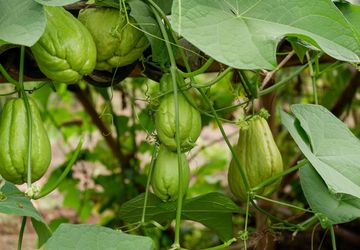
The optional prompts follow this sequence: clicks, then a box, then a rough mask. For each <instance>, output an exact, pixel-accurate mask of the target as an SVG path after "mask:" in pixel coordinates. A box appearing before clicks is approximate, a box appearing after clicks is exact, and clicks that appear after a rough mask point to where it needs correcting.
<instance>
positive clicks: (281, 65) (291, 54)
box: [261, 50, 295, 88]
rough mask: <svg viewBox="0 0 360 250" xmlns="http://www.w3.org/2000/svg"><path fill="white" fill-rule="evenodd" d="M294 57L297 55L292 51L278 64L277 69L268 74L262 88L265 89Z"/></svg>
mask: <svg viewBox="0 0 360 250" xmlns="http://www.w3.org/2000/svg"><path fill="white" fill-rule="evenodd" d="M293 55H295V51H294V50H292V51H291V52H290V53H289V54H287V56H286V57H285V58H284V59H283V60H282V61H281V62H280V63H279V64H278V66H276V68H275V69H274V70H273V71H271V72H269V73H267V74H266V77H265V78H264V81H263V82H262V84H261V88H264V87H265V86H266V85H267V84H268V83H269V82H270V80H271V78H272V77H273V76H274V75H275V73H276V72H277V71H279V69H281V68H282V67H283V66H284V65H285V64H286V63H287V62H288V61H289V60H290V59H291V57H292V56H293Z"/></svg>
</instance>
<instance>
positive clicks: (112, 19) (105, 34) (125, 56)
mask: <svg viewBox="0 0 360 250" xmlns="http://www.w3.org/2000/svg"><path fill="white" fill-rule="evenodd" d="M78 19H79V20H80V21H81V22H82V23H83V24H84V25H85V26H86V28H87V29H88V30H89V31H90V33H91V35H92V36H93V38H94V41H95V44H96V48H97V52H98V54H97V63H96V67H95V68H96V69H97V70H107V71H111V70H112V68H117V67H122V66H125V65H128V64H131V63H133V62H135V61H136V60H137V59H138V58H139V57H140V56H141V55H142V53H143V52H144V50H145V49H146V48H147V47H148V46H149V42H148V40H147V38H146V36H145V35H144V33H143V32H142V31H140V30H139V29H138V28H135V27H134V26H136V27H137V24H136V21H135V19H134V18H132V17H131V16H128V20H129V23H127V19H126V16H125V14H123V13H122V12H121V11H119V10H118V9H113V8H88V9H83V10H81V11H80V13H79V16H78Z"/></svg>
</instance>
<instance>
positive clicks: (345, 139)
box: [281, 104, 360, 198]
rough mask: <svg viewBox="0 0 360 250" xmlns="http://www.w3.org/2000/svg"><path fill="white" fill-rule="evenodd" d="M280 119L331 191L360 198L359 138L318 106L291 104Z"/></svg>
mask: <svg viewBox="0 0 360 250" xmlns="http://www.w3.org/2000/svg"><path fill="white" fill-rule="evenodd" d="M291 110H292V112H293V113H294V115H295V117H296V119H295V118H294V117H292V116H290V115H289V114H286V113H285V112H282V113H281V120H282V123H283V124H284V126H285V127H286V128H287V129H288V131H289V132H290V134H291V136H292V137H293V139H294V140H295V142H296V144H297V145H298V146H299V148H300V150H301V151H302V152H303V154H304V155H305V157H306V158H307V159H308V160H309V161H310V163H311V164H312V165H313V166H314V168H315V169H316V171H317V172H318V173H319V175H320V176H321V177H322V179H323V180H324V182H325V183H326V185H327V186H328V188H329V190H330V192H332V193H342V194H348V195H352V196H355V197H358V198H360V141H359V139H357V138H356V137H355V136H354V135H353V134H352V133H351V131H350V130H349V129H348V128H347V127H346V125H345V124H344V123H342V122H341V121H340V120H339V119H337V118H336V117H335V116H334V115H333V114H331V112H330V111H328V110H327V109H326V108H324V107H322V106H320V105H312V104H295V105H292V106H291Z"/></svg>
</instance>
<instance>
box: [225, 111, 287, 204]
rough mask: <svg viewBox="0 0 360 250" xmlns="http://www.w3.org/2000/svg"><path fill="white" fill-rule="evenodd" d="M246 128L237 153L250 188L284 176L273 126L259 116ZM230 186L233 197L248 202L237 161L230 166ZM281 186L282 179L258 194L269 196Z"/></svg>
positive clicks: (241, 130)
mask: <svg viewBox="0 0 360 250" xmlns="http://www.w3.org/2000/svg"><path fill="white" fill-rule="evenodd" d="M242 125H243V126H242V127H240V132H239V140H238V143H237V145H236V148H235V150H236V154H237V157H238V159H239V161H240V163H241V167H242V170H243V171H244V173H245V176H246V178H247V180H248V182H249V184H250V187H255V186H257V185H258V184H260V183H262V182H263V181H265V180H267V179H268V178H270V177H272V176H274V175H276V174H278V173H280V172H282V171H283V162H282V158H281V154H280V152H279V149H278V147H277V146H276V144H275V141H274V138H273V136H272V133H271V130H270V128H269V125H268V123H267V122H266V120H265V119H264V118H262V117H261V116H258V115H256V116H254V117H252V118H250V120H249V121H247V122H246V124H245V125H244V124H242ZM228 182H229V186H230V189H231V191H232V193H233V194H234V195H235V196H236V197H237V198H239V199H241V200H243V201H246V200H247V193H246V191H245V186H244V182H243V180H242V178H241V174H240V171H239V169H238V166H237V165H236V163H235V161H234V159H233V160H232V161H231V163H230V167H229V172H228ZM280 182H281V179H278V180H277V181H276V182H274V183H272V184H270V185H268V186H266V187H265V188H263V189H260V190H258V191H256V194H259V195H263V196H269V195H270V194H272V193H273V192H274V191H275V190H276V189H277V188H278V187H279V185H280Z"/></svg>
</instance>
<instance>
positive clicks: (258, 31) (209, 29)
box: [171, 0, 360, 69]
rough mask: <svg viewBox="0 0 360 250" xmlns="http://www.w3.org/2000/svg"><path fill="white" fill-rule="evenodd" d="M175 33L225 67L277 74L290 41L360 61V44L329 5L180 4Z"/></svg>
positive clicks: (323, 1) (245, 0) (293, 0)
mask: <svg viewBox="0 0 360 250" xmlns="http://www.w3.org/2000/svg"><path fill="white" fill-rule="evenodd" d="M171 21H172V26H173V28H174V29H175V30H176V31H177V32H178V33H180V35H182V36H184V37H185V38H186V39H187V40H189V41H190V42H191V43H192V44H194V45H195V46H197V47H198V48H199V49H201V50H202V51H204V52H205V53H206V54H208V55H210V56H211V57H213V58H215V59H216V60H218V61H219V62H222V63H224V64H227V65H229V66H232V67H235V68H242V69H258V68H265V69H274V68H275V67H276V48H277V45H278V42H279V41H280V40H281V39H282V38H283V37H285V36H293V37H298V38H300V39H302V40H305V41H306V42H309V43H311V44H312V45H314V46H315V47H319V48H321V49H323V50H324V51H325V52H326V53H327V54H329V55H330V56H332V57H334V58H336V59H338V60H343V61H350V62H359V61H360V42H359V38H358V36H357V34H356V33H354V31H353V29H352V27H351V25H350V24H349V23H348V22H347V20H346V19H345V18H344V16H343V15H341V12H340V11H339V10H338V9H337V8H336V7H335V5H334V4H333V3H332V2H331V1H329V0H316V1H314V0H303V1H298V0H287V1H284V0H272V1H263V0H259V1H253V0H218V1H208V0H181V1H180V0H175V1H174V3H173V9H172V16H171Z"/></svg>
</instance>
